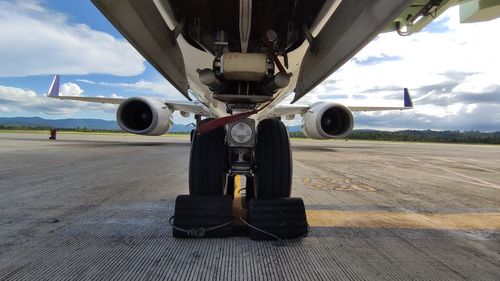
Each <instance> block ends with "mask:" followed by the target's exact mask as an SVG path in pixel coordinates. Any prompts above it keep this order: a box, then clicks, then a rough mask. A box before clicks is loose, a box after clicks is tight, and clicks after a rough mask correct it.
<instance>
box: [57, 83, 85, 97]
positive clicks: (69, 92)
mask: <svg viewBox="0 0 500 281" xmlns="http://www.w3.org/2000/svg"><path fill="white" fill-rule="evenodd" d="M59 92H60V94H61V95H62V96H81V95H82V94H83V90H82V88H80V86H78V85H77V84H75V83H64V84H62V85H61V88H60V90H59Z"/></svg>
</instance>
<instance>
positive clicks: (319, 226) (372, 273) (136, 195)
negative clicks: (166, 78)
mask: <svg viewBox="0 0 500 281" xmlns="http://www.w3.org/2000/svg"><path fill="white" fill-rule="evenodd" d="M47 138H48V134H46V135H45V134H27V133H17V134H16V133H0V280H68V279H88V280H103V279H104V280H124V279H140V280H146V279H148V280H159V279H162V280H395V279H397V280H401V279H404V280H500V146H484V145H451V144H418V143H390V142H368V141H366V142H362V141H347V142H346V141H311V140H293V141H292V143H293V158H294V177H293V192H292V196H294V197H302V198H304V200H305V203H306V208H307V212H308V220H309V223H310V225H311V232H310V234H309V236H308V237H306V238H304V239H303V240H301V241H299V242H295V243H287V244H284V245H280V244H277V243H276V242H271V241H265V242H263V241H257V242H256V241H252V240H250V239H249V238H246V237H233V238H226V239H198V240H180V239H173V238H172V237H171V227H170V226H169V224H168V218H169V217H170V216H171V215H172V214H173V207H174V204H173V203H174V200H175V197H176V196H177V195H179V194H187V191H188V184H187V178H188V175H187V172H188V158H189V148H190V145H189V140H188V139H187V137H140V136H115V135H81V134H63V135H61V134H60V135H59V139H58V140H57V141H52V142H51V141H48V140H47Z"/></svg>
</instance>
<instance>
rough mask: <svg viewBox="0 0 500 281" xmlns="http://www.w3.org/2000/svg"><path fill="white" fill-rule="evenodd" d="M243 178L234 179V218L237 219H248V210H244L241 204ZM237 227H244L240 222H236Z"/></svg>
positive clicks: (236, 177)
mask: <svg viewBox="0 0 500 281" xmlns="http://www.w3.org/2000/svg"><path fill="white" fill-rule="evenodd" d="M240 190H241V176H239V175H237V176H235V177H234V199H233V216H234V217H235V218H239V217H242V218H246V210H245V209H243V206H242V202H241V199H242V198H241V194H240ZM235 224H236V225H242V224H243V223H242V222H241V221H240V220H236V221H235Z"/></svg>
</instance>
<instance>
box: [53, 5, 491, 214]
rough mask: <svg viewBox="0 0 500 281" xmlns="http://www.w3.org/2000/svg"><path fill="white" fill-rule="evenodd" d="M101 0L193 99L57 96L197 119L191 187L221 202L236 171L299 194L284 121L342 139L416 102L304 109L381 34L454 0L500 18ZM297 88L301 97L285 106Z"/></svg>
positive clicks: (123, 111) (268, 193)
mask: <svg viewBox="0 0 500 281" xmlns="http://www.w3.org/2000/svg"><path fill="white" fill-rule="evenodd" d="M92 2H93V3H94V5H95V6H96V7H97V8H98V9H99V10H100V11H101V13H102V14H103V15H104V16H105V17H107V19H108V20H109V21H110V22H111V23H112V24H113V25H114V26H115V27H116V28H117V30H118V31H119V32H120V33H121V34H122V35H123V36H124V37H125V38H126V39H127V40H128V41H129V42H130V43H131V44H132V46H134V47H135V49H137V51H139V53H141V54H142V55H143V56H144V58H145V59H147V60H148V61H149V63H151V65H152V66H153V67H154V68H155V69H156V70H157V71H158V72H159V73H160V74H161V75H162V76H163V77H165V79H167V80H168V81H169V82H170V83H171V84H172V85H173V86H174V87H175V88H176V89H177V90H178V91H179V92H180V93H181V94H182V95H183V96H184V97H185V98H186V99H187V101H186V102H169V101H162V100H158V99H154V98H147V97H131V98H127V99H121V98H120V99H114V98H98V97H69V96H60V95H59V90H58V85H59V79H60V78H59V76H56V77H55V78H54V81H53V83H52V85H51V89H50V90H49V94H48V96H49V97H51V98H58V99H66V100H78V101H86V102H101V103H112V104H118V105H119V106H118V110H117V115H116V116H117V121H118V124H119V125H120V127H121V128H122V129H123V130H125V131H127V132H130V133H134V134H140V135H161V134H164V133H166V132H168V130H169V129H170V128H171V126H172V123H173V121H172V112H174V111H179V112H181V114H182V115H183V116H188V115H189V114H194V116H195V119H196V130H195V133H194V134H193V136H192V137H193V138H192V144H191V154H190V164H189V165H190V166H189V194H190V195H192V196H202V197H203V196H205V197H206V198H210V200H212V201H213V202H215V201H216V199H213V198H214V196H215V197H217V196H219V197H222V196H224V195H232V192H233V190H232V188H231V186H232V181H233V180H234V176H236V175H240V176H243V177H245V178H246V184H247V189H246V194H247V198H248V200H251V199H255V200H257V199H275V200H278V201H279V200H280V199H281V198H289V197H290V195H291V187H292V156H291V149H290V141H289V136H288V132H287V129H286V127H285V125H284V123H283V122H282V121H281V118H282V117H284V118H286V119H293V118H294V117H295V116H296V115H297V114H299V115H301V116H302V118H303V123H302V124H303V131H304V133H305V135H306V136H308V137H310V138H313V139H338V138H343V137H346V136H347V135H349V133H351V131H352V128H353V124H354V118H353V114H352V112H353V111H371V110H374V111H376V110H406V109H410V108H412V107H413V104H412V102H411V98H410V96H409V93H408V90H407V89H405V90H404V105H403V106H402V107H369V106H365V107H347V106H345V105H342V104H339V103H333V102H318V103H315V104H312V105H309V106H302V105H296V104H294V103H295V102H297V101H298V100H300V99H301V98H302V97H303V96H304V95H306V94H307V93H308V92H310V91H311V90H312V89H313V88H314V87H315V86H317V85H318V84H320V83H321V82H322V81H323V80H325V79H326V78H327V77H328V76H330V75H331V74H332V73H334V72H335V71H336V70H337V69H339V68H340V67H341V66H342V65H343V64H344V63H346V62H347V61H348V60H349V59H351V58H352V57H353V56H354V55H355V54H356V53H357V52H358V51H359V50H361V49H362V48H363V47H364V46H365V45H367V44H368V43H369V42H370V41H371V40H372V39H374V38H375V37H376V36H377V35H378V34H380V33H382V32H394V31H395V32H397V33H398V34H400V35H402V36H407V35H410V34H412V33H415V32H418V31H420V30H422V29H423V28H424V27H425V26H426V25H427V24H429V23H430V22H432V20H433V19H435V18H436V17H437V16H439V15H440V14H442V13H443V12H444V11H445V10H446V9H448V8H449V7H451V6H454V5H460V11H461V20H462V21H463V22H478V21H485V20H489V19H493V18H496V17H498V16H499V15H500V11H499V10H498V8H499V6H500V5H499V4H497V2H498V1H480V0H470V1H458V0H310V1H298V0H295V1H289V0H277V1H266V0H239V1H202V0H191V1H185V0H147V1H144V0H92ZM291 94H293V95H294V96H293V100H292V102H291V104H282V102H283V101H284V100H285V98H287V97H288V96H289V95H291ZM191 96H193V97H195V100H194V101H193V100H192V98H191ZM203 118H204V119H203ZM207 200H208V199H207ZM269 202H271V201H269ZM276 202H277V201H276ZM214 204H215V203H214ZM269 204H271V203H269ZM271 205H272V204H271ZM272 206H273V207H272V208H271V209H272V210H276V208H278V207H276V206H277V205H272ZM255 208H257V207H255ZM278 221H279V220H278Z"/></svg>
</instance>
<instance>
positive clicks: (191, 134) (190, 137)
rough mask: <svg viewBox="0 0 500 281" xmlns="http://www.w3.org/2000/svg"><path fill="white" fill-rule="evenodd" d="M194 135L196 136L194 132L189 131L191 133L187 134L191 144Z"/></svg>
mask: <svg viewBox="0 0 500 281" xmlns="http://www.w3.org/2000/svg"><path fill="white" fill-rule="evenodd" d="M194 134H196V130H191V133H189V141H190V142H193V138H194Z"/></svg>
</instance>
